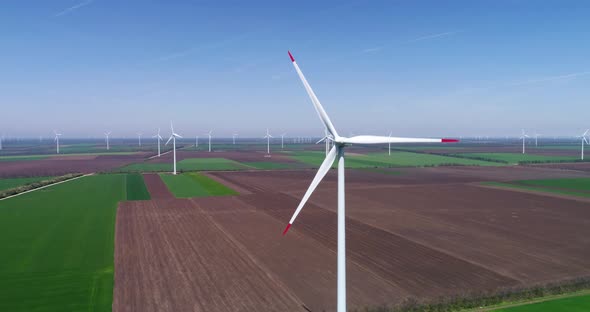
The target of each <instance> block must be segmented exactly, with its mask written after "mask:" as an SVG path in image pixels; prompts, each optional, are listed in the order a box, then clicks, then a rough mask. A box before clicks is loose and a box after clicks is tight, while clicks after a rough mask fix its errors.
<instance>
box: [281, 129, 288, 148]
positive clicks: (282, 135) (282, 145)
mask: <svg viewBox="0 0 590 312" xmlns="http://www.w3.org/2000/svg"><path fill="white" fill-rule="evenodd" d="M285 135H287V134H286V133H283V134H281V149H284V148H285Z"/></svg>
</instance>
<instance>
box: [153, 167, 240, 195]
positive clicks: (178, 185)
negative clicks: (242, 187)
mask: <svg viewBox="0 0 590 312" xmlns="http://www.w3.org/2000/svg"><path fill="white" fill-rule="evenodd" d="M160 178H161V179H162V180H163V181H164V183H165V184H166V186H167V187H168V189H169V190H170V192H171V193H172V194H174V196H175V197H176V198H190V197H202V196H224V195H237V194H238V193H237V192H236V191H234V190H232V189H230V188H228V187H227V186H225V185H223V184H221V183H219V182H217V181H215V180H213V179H211V178H209V177H207V176H205V175H202V174H200V173H197V172H191V173H183V174H177V175H172V174H160Z"/></svg>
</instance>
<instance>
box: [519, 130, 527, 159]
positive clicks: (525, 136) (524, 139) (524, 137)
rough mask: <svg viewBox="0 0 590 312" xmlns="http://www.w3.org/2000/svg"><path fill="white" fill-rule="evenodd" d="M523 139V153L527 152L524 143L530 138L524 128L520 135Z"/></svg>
mask: <svg viewBox="0 0 590 312" xmlns="http://www.w3.org/2000/svg"><path fill="white" fill-rule="evenodd" d="M520 138H521V139H522V153H523V154H524V153H525V149H524V143H525V141H526V138H529V136H528V135H526V133H524V129H522V136H521V137H520Z"/></svg>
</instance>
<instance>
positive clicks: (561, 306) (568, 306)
mask: <svg viewBox="0 0 590 312" xmlns="http://www.w3.org/2000/svg"><path fill="white" fill-rule="evenodd" d="M493 311H494V312H587V311H590V295H581V296H572V297H567V298H559V299H553V300H547V301H542V302H536V303H531V304H526V303H525V304H522V305H517V306H514V307H509V308H501V309H496V310H493Z"/></svg>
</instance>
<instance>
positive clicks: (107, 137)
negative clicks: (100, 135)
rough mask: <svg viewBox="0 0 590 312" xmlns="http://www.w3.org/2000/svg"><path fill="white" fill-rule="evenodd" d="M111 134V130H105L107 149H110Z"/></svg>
mask: <svg viewBox="0 0 590 312" xmlns="http://www.w3.org/2000/svg"><path fill="white" fill-rule="evenodd" d="M109 135H111V132H110V131H109V132H105V133H104V136H105V137H106V141H107V151H108V150H109V149H110V147H109Z"/></svg>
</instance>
